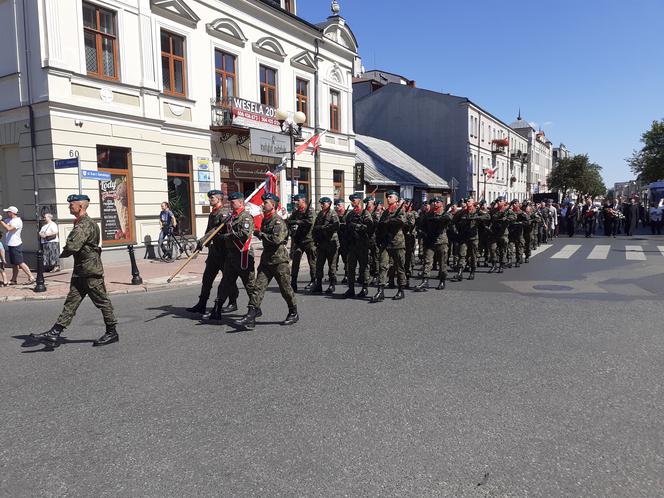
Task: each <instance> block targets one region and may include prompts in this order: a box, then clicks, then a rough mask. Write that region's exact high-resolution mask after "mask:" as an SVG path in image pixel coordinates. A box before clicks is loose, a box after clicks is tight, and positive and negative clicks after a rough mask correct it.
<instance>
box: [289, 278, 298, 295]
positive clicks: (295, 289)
mask: <svg viewBox="0 0 664 498" xmlns="http://www.w3.org/2000/svg"><path fill="white" fill-rule="evenodd" d="M290 286H291V288H292V289H293V292H297V279H296V278H291V281H290Z"/></svg>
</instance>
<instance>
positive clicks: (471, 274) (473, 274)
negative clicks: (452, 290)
mask: <svg viewBox="0 0 664 498" xmlns="http://www.w3.org/2000/svg"><path fill="white" fill-rule="evenodd" d="M468 280H475V270H471V271H470V275H468Z"/></svg>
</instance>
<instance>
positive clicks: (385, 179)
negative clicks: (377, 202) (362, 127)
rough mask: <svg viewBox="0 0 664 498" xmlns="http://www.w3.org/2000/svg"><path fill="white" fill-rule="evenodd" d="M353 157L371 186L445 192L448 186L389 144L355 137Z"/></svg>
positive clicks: (363, 137) (363, 136)
mask: <svg viewBox="0 0 664 498" xmlns="http://www.w3.org/2000/svg"><path fill="white" fill-rule="evenodd" d="M355 158H356V159H357V162H358V163H364V181H365V182H366V183H369V184H371V185H413V186H416V187H431V188H439V189H449V188H450V186H449V185H448V183H447V182H446V181H445V180H444V179H442V178H441V177H439V176H438V175H437V174H435V173H434V172H433V171H431V170H430V169H429V168H427V167H426V166H424V165H423V164H422V163H419V162H417V161H416V160H415V159H413V158H412V157H410V156H409V155H408V154H406V153H405V152H403V151H402V150H401V149H399V148H397V147H396V146H394V145H393V144H391V143H390V142H386V141H385V140H380V139H379V138H374V137H368V136H366V135H356V136H355Z"/></svg>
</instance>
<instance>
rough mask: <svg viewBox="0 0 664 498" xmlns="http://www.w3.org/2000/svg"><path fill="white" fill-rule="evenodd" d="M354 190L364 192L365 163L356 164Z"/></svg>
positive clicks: (354, 168)
mask: <svg viewBox="0 0 664 498" xmlns="http://www.w3.org/2000/svg"><path fill="white" fill-rule="evenodd" d="M353 190H354V191H355V192H360V191H364V163H355V166H354V167H353Z"/></svg>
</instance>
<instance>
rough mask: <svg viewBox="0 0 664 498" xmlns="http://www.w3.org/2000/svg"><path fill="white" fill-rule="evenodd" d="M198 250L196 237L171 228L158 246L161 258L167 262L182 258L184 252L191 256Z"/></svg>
mask: <svg viewBox="0 0 664 498" xmlns="http://www.w3.org/2000/svg"><path fill="white" fill-rule="evenodd" d="M195 250H196V239H195V238H193V237H187V236H186V235H179V236H178V235H177V234H176V233H175V231H174V230H173V229H172V228H171V229H170V230H169V231H168V233H167V234H166V235H165V236H164V239H163V240H162V241H161V242H160V243H159V245H158V246H157V252H158V253H159V259H161V260H162V261H164V262H166V263H170V262H171V261H175V260H177V259H180V258H181V257H182V255H183V254H184V255H185V256H186V257H189V255H190V254H191V253H193V252H194V251H195Z"/></svg>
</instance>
